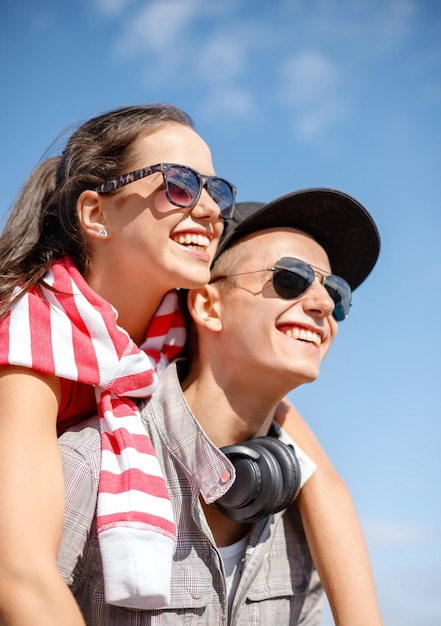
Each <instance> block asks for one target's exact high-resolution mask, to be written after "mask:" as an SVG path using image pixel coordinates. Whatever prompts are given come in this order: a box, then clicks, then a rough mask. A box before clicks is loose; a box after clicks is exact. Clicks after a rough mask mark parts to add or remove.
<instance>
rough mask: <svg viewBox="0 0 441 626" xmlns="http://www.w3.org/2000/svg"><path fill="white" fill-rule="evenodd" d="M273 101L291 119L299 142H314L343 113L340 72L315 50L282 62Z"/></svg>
mask: <svg viewBox="0 0 441 626" xmlns="http://www.w3.org/2000/svg"><path fill="white" fill-rule="evenodd" d="M278 78H279V85H280V86H279V89H278V94H277V98H278V100H279V102H280V103H281V104H282V105H283V106H285V107H287V108H288V109H289V110H290V111H291V113H292V116H293V122H292V125H293V130H294V132H295V134H296V135H297V136H298V137H299V138H302V139H314V138H315V137H317V136H318V135H320V134H321V133H322V132H324V131H325V130H326V129H327V128H328V127H329V126H331V125H332V124H333V123H334V122H335V121H336V120H337V119H338V118H339V117H340V116H341V115H342V113H343V112H344V111H345V109H346V104H345V103H344V101H343V100H342V98H341V95H340V89H339V87H340V83H341V78H340V72H339V70H338V69H337V67H336V66H335V65H334V63H332V61H331V60H330V59H329V58H328V57H326V56H325V55H324V54H322V53H320V52H317V51H314V52H312V51H310V52H301V53H299V54H296V55H295V56H292V57H290V58H287V59H285V61H284V62H283V63H282V64H281V65H280V70H279V76H278Z"/></svg>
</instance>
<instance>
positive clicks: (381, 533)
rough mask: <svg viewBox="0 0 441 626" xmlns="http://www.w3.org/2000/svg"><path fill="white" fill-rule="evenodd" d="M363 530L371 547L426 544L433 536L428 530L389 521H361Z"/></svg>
mask: <svg viewBox="0 0 441 626" xmlns="http://www.w3.org/2000/svg"><path fill="white" fill-rule="evenodd" d="M363 530H364V534H365V537H366V541H367V543H369V544H370V545H371V546H372V547H388V546H390V547H391V546H405V545H407V546H413V545H422V544H427V543H430V542H431V541H433V534H434V533H433V532H432V531H430V530H429V529H428V528H424V527H421V526H412V525H410V524H403V523H400V522H396V521H390V520H363Z"/></svg>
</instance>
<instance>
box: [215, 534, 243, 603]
mask: <svg viewBox="0 0 441 626" xmlns="http://www.w3.org/2000/svg"><path fill="white" fill-rule="evenodd" d="M249 537H250V535H249V533H248V534H247V535H245V537H244V538H243V539H240V540H239V541H236V543H233V544H231V546H225V547H224V548H219V547H218V550H219V554H220V555H221V557H222V561H223V563H224V569H225V577H226V583H227V597H228V614H229V615H231V606H232V604H233V598H234V594H235V593H236V589H237V586H238V584H239V580H240V575H241V573H242V563H243V559H244V556H245V550H246V548H247V545H248V539H249Z"/></svg>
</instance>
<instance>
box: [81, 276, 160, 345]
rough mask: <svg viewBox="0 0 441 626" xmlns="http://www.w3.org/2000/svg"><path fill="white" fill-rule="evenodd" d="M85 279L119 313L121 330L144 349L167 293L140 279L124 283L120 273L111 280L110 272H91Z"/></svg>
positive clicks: (118, 321) (118, 320)
mask: <svg viewBox="0 0 441 626" xmlns="http://www.w3.org/2000/svg"><path fill="white" fill-rule="evenodd" d="M85 279H86V281H87V283H88V284H89V286H90V287H91V288H92V289H93V290H94V291H96V292H97V293H98V294H99V295H100V296H101V297H102V298H104V299H105V300H106V301H107V302H109V304H111V305H112V306H113V307H114V308H115V309H116V311H117V313H118V318H117V323H118V326H120V327H121V328H123V329H124V330H125V331H126V332H127V333H128V334H129V335H130V337H131V338H132V340H133V341H134V342H135V343H136V344H137V345H140V344H141V343H142V342H143V341H144V339H145V336H146V331H147V328H148V326H149V324H150V322H151V321H152V319H153V317H154V316H155V313H156V311H157V309H158V307H159V305H160V304H161V301H162V299H163V297H164V295H165V291H164V289H163V288H162V289H160V288H158V287H156V286H155V284H154V282H153V281H152V283H151V284H150V283H149V284H146V283H145V282H143V283H142V284H141V283H140V281H139V280H137V279H136V277H134V278H132V279H131V280H127V279H126V278H125V277H124V279H122V278H121V277H120V276H119V275H118V272H117V271H116V272H113V273H112V274H111V275H110V276H109V275H108V274H107V273H106V272H96V271H93V272H89V273H88V274H86V276H85Z"/></svg>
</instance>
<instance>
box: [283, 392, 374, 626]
mask: <svg viewBox="0 0 441 626" xmlns="http://www.w3.org/2000/svg"><path fill="white" fill-rule="evenodd" d="M275 419H276V420H277V421H278V422H279V423H280V424H281V425H283V428H284V429H285V430H286V431H287V432H288V433H289V435H290V436H291V437H292V438H293V439H295V441H296V443H298V444H299V445H300V446H301V448H302V449H303V450H304V451H305V452H306V453H307V454H308V455H309V456H310V457H311V458H312V459H313V460H314V461H315V463H316V464H317V469H316V471H315V472H314V474H313V475H312V476H311V478H310V479H309V480H308V481H307V483H306V484H305V485H304V486H303V487H302V489H301V491H300V494H299V495H298V497H297V500H296V503H297V506H298V508H299V511H300V515H301V517H302V521H303V525H304V529H305V534H306V537H307V540H308V545H309V548H310V550H311V554H312V557H313V559H314V563H315V565H316V567H317V571H318V573H319V575H320V579H321V581H322V584H323V587H324V589H325V592H326V595H327V597H328V601H329V605H330V607H331V610H332V614H333V617H334V620H335V624H336V626H381V625H382V619H381V615H380V609H379V606H378V599H377V594H376V590H375V584H374V579H373V575H372V569H371V564H370V559H369V555H368V551H367V548H366V543H365V540H364V537H363V533H362V530H361V526H360V522H359V519H358V515H357V512H356V510H355V506H354V503H353V500H352V497H351V494H350V492H349V490H348V488H347V486H346V483H345V482H344V481H343V480H342V479H341V477H340V476H339V475H338V474H337V472H336V470H335V468H334V466H333V465H332V463H331V461H330V460H329V458H328V456H327V455H326V453H325V451H324V450H323V448H322V447H321V445H320V443H319V442H318V440H317V439H316V437H315V436H314V434H313V433H312V431H311V429H310V428H309V427H308V425H307V424H306V423H305V421H304V420H303V418H302V417H301V415H300V414H299V413H298V412H297V411H296V409H295V408H294V407H293V406H292V405H291V404H290V403H289V402H288V401H287V400H283V401H282V402H281V403H280V405H279V407H278V409H277V412H276V416H275Z"/></svg>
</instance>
